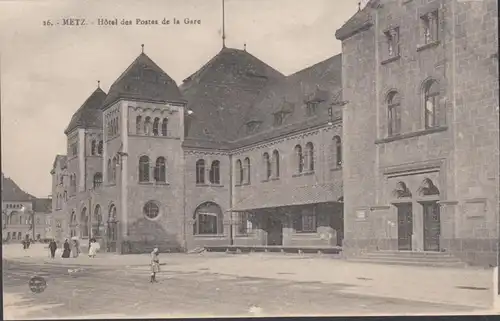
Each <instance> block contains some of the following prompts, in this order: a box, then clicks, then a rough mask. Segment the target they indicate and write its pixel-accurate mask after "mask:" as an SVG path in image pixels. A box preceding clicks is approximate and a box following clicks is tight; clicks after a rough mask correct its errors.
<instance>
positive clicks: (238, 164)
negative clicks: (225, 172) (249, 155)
mask: <svg viewBox="0 0 500 321" xmlns="http://www.w3.org/2000/svg"><path fill="white" fill-rule="evenodd" d="M236 173H237V176H236V177H237V178H238V179H237V180H236V184H237V185H241V184H243V177H244V171H243V164H242V163H241V160H239V159H238V160H237V161H236Z"/></svg>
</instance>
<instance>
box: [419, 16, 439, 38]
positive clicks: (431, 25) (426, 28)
mask: <svg viewBox="0 0 500 321" xmlns="http://www.w3.org/2000/svg"><path fill="white" fill-rule="evenodd" d="M420 21H421V25H422V32H423V35H422V36H423V41H424V45H427V44H430V43H433V42H436V41H438V30H439V29H438V26H439V19H438V11H437V10H436V11H433V12H429V13H427V14H425V15H423V16H421V17H420Z"/></svg>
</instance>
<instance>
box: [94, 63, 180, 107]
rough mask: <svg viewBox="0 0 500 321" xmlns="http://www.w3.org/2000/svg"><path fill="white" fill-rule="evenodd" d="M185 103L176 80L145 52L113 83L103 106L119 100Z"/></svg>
mask: <svg viewBox="0 0 500 321" xmlns="http://www.w3.org/2000/svg"><path fill="white" fill-rule="evenodd" d="M120 99H127V100H138V101H148V102H158V103H166V102H173V103H184V102H185V100H184V99H183V97H182V94H181V92H180V91H179V88H178V87H177V84H176V83H175V81H174V80H173V79H172V78H171V77H170V76H169V75H167V74H166V73H165V72H164V71H163V70H162V69H161V68H160V67H158V65H157V64H156V63H155V62H154V61H153V60H151V58H149V57H148V56H147V55H146V54H145V53H141V54H140V55H139V56H138V57H137V58H136V59H135V60H134V62H132V64H131V65H130V66H129V67H128V68H127V69H126V70H125V71H124V72H123V73H122V74H121V76H120V77H118V79H117V80H116V81H115V82H114V83H113V85H111V87H110V89H109V93H108V96H107V98H106V100H105V101H104V104H103V106H102V107H103V108H106V107H108V106H110V105H111V104H113V103H115V102H116V101H117V100H120Z"/></svg>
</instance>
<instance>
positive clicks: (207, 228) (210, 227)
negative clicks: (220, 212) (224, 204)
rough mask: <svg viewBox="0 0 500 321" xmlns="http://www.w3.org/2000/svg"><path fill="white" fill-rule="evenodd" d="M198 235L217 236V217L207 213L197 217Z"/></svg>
mask: <svg viewBox="0 0 500 321" xmlns="http://www.w3.org/2000/svg"><path fill="white" fill-rule="evenodd" d="M198 226H199V234H217V216H216V215H215V214H211V213H207V214H202V213H200V214H199V215H198Z"/></svg>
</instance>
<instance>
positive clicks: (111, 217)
mask: <svg viewBox="0 0 500 321" xmlns="http://www.w3.org/2000/svg"><path fill="white" fill-rule="evenodd" d="M107 223H108V226H107V233H106V236H107V237H106V244H107V251H108V252H116V249H117V244H116V243H117V240H118V220H117V217H116V206H115V205H114V204H112V205H111V206H110V207H109V212H108V220H107Z"/></svg>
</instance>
